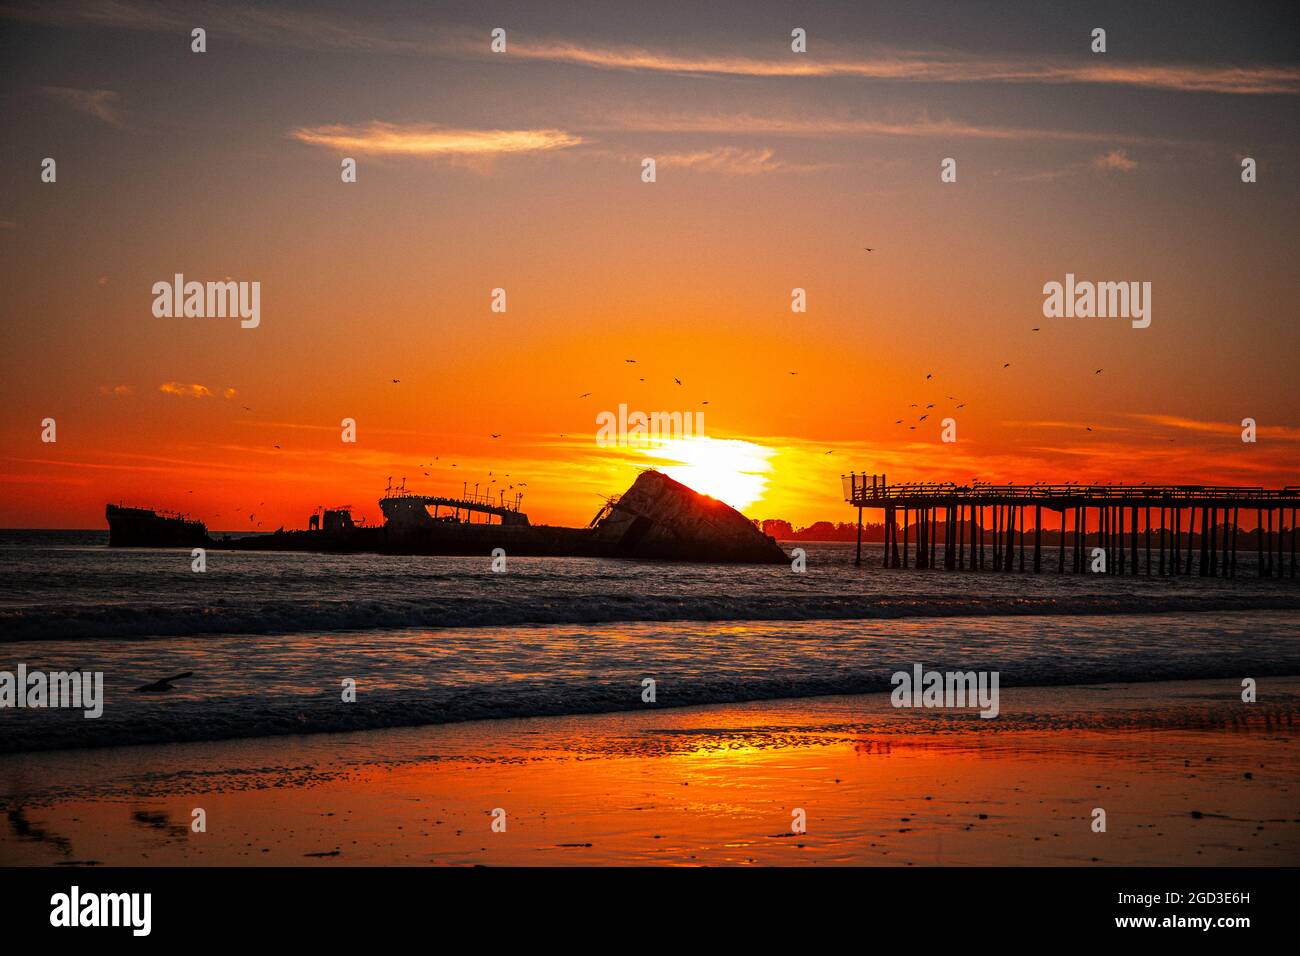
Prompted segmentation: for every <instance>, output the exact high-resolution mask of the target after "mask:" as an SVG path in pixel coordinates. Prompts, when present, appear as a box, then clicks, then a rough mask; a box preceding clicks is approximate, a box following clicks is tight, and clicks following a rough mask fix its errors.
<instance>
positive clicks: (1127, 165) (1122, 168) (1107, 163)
mask: <svg viewBox="0 0 1300 956" xmlns="http://www.w3.org/2000/svg"><path fill="white" fill-rule="evenodd" d="M1092 165H1093V166H1094V167H1095V168H1097V169H1104V170H1106V171H1107V172H1111V171H1118V172H1121V173H1131V172H1133V170H1135V169H1137V168H1138V164H1137V160H1134V159H1129V157H1128V151H1127V150H1123V149H1112V150H1111V151H1110V152H1109V153H1105V154H1103V155H1101V156H1097V157H1095V158H1094V159H1093V161H1092Z"/></svg>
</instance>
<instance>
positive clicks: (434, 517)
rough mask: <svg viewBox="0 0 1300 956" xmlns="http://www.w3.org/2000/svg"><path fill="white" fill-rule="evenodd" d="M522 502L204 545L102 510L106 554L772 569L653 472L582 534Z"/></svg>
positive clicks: (322, 519) (469, 501)
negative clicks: (480, 558) (182, 552)
mask: <svg viewBox="0 0 1300 956" xmlns="http://www.w3.org/2000/svg"><path fill="white" fill-rule="evenodd" d="M521 502H522V496H516V497H515V498H514V499H513V500H507V499H505V498H504V497H503V496H501V497H498V498H495V499H494V498H491V497H490V496H486V495H478V494H473V495H471V494H468V493H466V494H463V495H461V496H460V497H443V496H437V495H421V494H416V493H414V492H411V491H407V490H406V487H405V483H403V485H402V486H400V487H398V488H393V487H392V486H391V484H390V487H389V488H388V490H387V491H386V493H385V495H384V497H383V498H381V499H379V508H380V510H381V511H382V512H383V515H384V523H383V524H382V525H377V526H375V525H365V524H363V523H360V522H357V521H354V520H353V517H352V512H351V509H350V508H349V507H346V506H342V507H338V508H328V509H326V508H322V509H318V510H317V513H315V514H313V515H311V517H310V519H309V521H308V527H307V529H306V530H293V531H286V530H285V529H283V528H281V529H279V530H277V531H274V532H272V533H270V534H249V535H229V534H222V535H219V536H216V537H214V536H212V535H211V534H209V532H208V530H207V527H206V525H205V524H204V523H203V522H201V521H196V520H193V519H190V518H186V517H182V516H179V515H169V514H164V513H160V512H154V511H150V510H148V509H143V508H123V507H119V506H117V505H109V506H108V507H107V509H106V516H107V518H108V528H109V539H108V544H109V547H114V548H118V547H152V548H167V547H204V548H210V549H213V550H227V551H311V552H330V553H341V554H347V553H355V554H397V555H403V554H409V555H489V554H491V553H492V551H493V550H494V549H496V548H501V549H503V550H504V551H505V553H506V554H508V555H519V556H541V557H593V558H632V559H643V560H661V561H696V562H707V563H743V564H777V563H783V562H785V561H787V560H789V559H788V558H787V557H786V554H785V552H784V551H782V550H781V548H780V547H779V546H778V545H777V543H776V540H775V539H774V538H772V537H770V536H768V535H765V534H763V533H762V531H760V530H759V529H758V528H757V527H756V526H755V524H754V522H752V521H750V520H749V519H748V518H746V517H745V516H744V515H742V514H741V513H740V512H739V511H737V510H736V509H734V508H732V507H731V506H729V505H726V504H724V503H723V502H721V501H718V500H717V499H715V498H710V497H709V496H708V495H702V494H700V493H699V492H697V491H695V490H693V489H691V488H688V487H686V486H685V485H683V484H682V483H681V482H678V481H674V480H673V479H672V478H669V477H668V476H667V475H665V474H663V473H661V472H657V471H644V472H642V473H641V474H640V475H638V476H637V479H636V481H634V482H633V483H632V486H631V487H630V488H628V490H627V491H625V492H624V493H623V494H622V495H619V496H616V497H611V498H609V499H607V500H606V501H605V503H604V505H602V506H601V509H600V511H599V512H597V514H596V516H595V517H594V518H592V520H591V522H590V523H589V524H588V525H587V527H585V528H565V527H557V526H552V525H535V524H532V523H531V522H530V521H529V520H528V515H527V514H526V513H524V512H523V511H522V510H521Z"/></svg>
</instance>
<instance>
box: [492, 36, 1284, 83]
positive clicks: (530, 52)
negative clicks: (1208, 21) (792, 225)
mask: <svg viewBox="0 0 1300 956" xmlns="http://www.w3.org/2000/svg"><path fill="white" fill-rule="evenodd" d="M479 45H480V46H481V44H479ZM510 52H511V56H512V57H517V58H521V59H532V60H543V61H547V62H552V63H570V64H574V65H578V66H586V67H593V68H596V69H606V70H632V71H650V72H662V73H678V74H685V75H717V76H743V77H755V78H795V77H860V78H864V79H878V80H898V81H910V82H921V83H1038V84H1051V85H1062V84H1093V85H1109V86H1134V87H1143V88H1148V89H1160V90H1172V91H1177V92H1189V93H1232V94H1253V95H1261V94H1284V95H1296V94H1297V93H1300V69H1297V68H1296V67H1291V66H1270V65H1257V66H1222V65H1217V64H1194V63H1185V64H1177V63H1175V64H1125V63H1118V64H1110V63H1094V62H1091V61H1087V60H1057V59H1051V60H1008V59H1003V58H998V57H987V56H976V55H972V54H965V53H959V52H933V51H923V50H903V49H895V48H889V47H880V48H877V50H876V52H875V53H874V54H871V55H868V56H864V57H845V56H836V55H834V54H833V53H832V54H831V55H822V56H817V57H812V56H801V55H795V54H782V55H781V56H779V57H772V58H759V57H750V56H742V55H736V56H717V55H712V54H706V53H673V52H668V51H664V50H652V49H647V48H643V47H634V46H620V45H605V46H602V45H598V44H584V45H578V44H575V43H571V42H567V41H554V40H543V41H540V42H535V43H522V42H521V43H516V44H512V45H511V48H510Z"/></svg>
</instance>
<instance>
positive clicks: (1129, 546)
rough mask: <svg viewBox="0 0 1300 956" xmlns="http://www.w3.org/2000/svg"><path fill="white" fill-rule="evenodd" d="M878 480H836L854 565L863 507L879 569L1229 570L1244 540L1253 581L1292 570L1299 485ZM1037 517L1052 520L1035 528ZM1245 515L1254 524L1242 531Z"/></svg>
mask: <svg viewBox="0 0 1300 956" xmlns="http://www.w3.org/2000/svg"><path fill="white" fill-rule="evenodd" d="M885 479H886V476H885V475H868V474H853V473H850V474H847V475H844V476H842V481H843V484H844V499H845V501H847V502H848V503H849V504H850V505H852V506H854V507H856V508H857V509H858V546H857V558H856V564H858V565H859V566H860V565H861V564H862V513H863V511H864V510H865V509H868V508H879V509H880V510H881V511H883V512H884V525H885V543H884V557H883V561H882V563H883V566H884V567H887V568H917V569H934V568H943V569H945V570H949V571H954V570H955V571H962V570H967V569H969V570H972V571H987V570H992V571H997V572H1010V571H1016V572H1023V571H1032V572H1034V573H1039V572H1042V571H1050V572H1055V573H1057V574H1064V573H1066V572H1067V571H1069V572H1070V573H1072V574H1083V573H1087V572H1090V571H1093V570H1094V568H1096V570H1097V572H1098V573H1105V574H1118V575H1124V574H1127V575H1197V576H1200V577H1236V576H1237V552H1238V549H1239V548H1240V547H1243V546H1245V547H1251V548H1252V549H1253V550H1254V551H1255V553H1256V567H1257V569H1258V574H1259V576H1260V577H1284V576H1286V577H1292V578H1294V577H1295V576H1296V510H1297V509H1298V508H1300V486H1296V485H1287V486H1286V487H1284V488H1280V489H1267V488H1247V487H1233V486H1217V485H1147V484H1138V485H1113V484H1112V485H1083V484H1073V483H1068V482H1067V483H1066V484H1062V485H1052V484H1043V483H1037V484H1032V485H1015V484H1007V485H992V484H984V483H982V482H973V483H972V484H969V485H958V484H956V483H953V482H911V483H905V484H894V485H891V484H888V483H887V481H886V480H885ZM1044 512H1048V517H1049V520H1050V522H1051V525H1052V526H1051V527H1045V526H1044V524H1043V513H1044ZM1288 512H1289V522H1290V523H1289V527H1288V525H1287V520H1288ZM1242 517H1245V518H1246V521H1247V523H1248V525H1253V526H1252V527H1250V530H1248V531H1243V530H1242V529H1241V525H1240V524H1239V520H1240V519H1241V518H1242ZM1252 518H1253V519H1254V520H1253V523H1252V522H1251V519H1252ZM1058 519H1059V520H1058ZM900 525H901V528H900ZM900 539H901V540H900ZM1067 546H1068V550H1069V556H1068V557H1067V555H1066V551H1067ZM1098 549H1099V550H1100V555H1094V551H1095V550H1098ZM1052 551H1055V552H1056V554H1055V555H1052V554H1051V552H1052ZM1099 559H1104V560H1099Z"/></svg>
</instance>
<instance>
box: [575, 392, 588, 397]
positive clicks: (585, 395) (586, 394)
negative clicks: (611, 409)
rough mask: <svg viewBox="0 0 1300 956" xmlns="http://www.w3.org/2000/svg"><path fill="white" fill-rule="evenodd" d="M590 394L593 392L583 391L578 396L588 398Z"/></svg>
mask: <svg viewBox="0 0 1300 956" xmlns="http://www.w3.org/2000/svg"><path fill="white" fill-rule="evenodd" d="M589 395H591V392H583V393H582V394H581V395H579V396H578V397H579V398H587V397H588V396H589Z"/></svg>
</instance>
